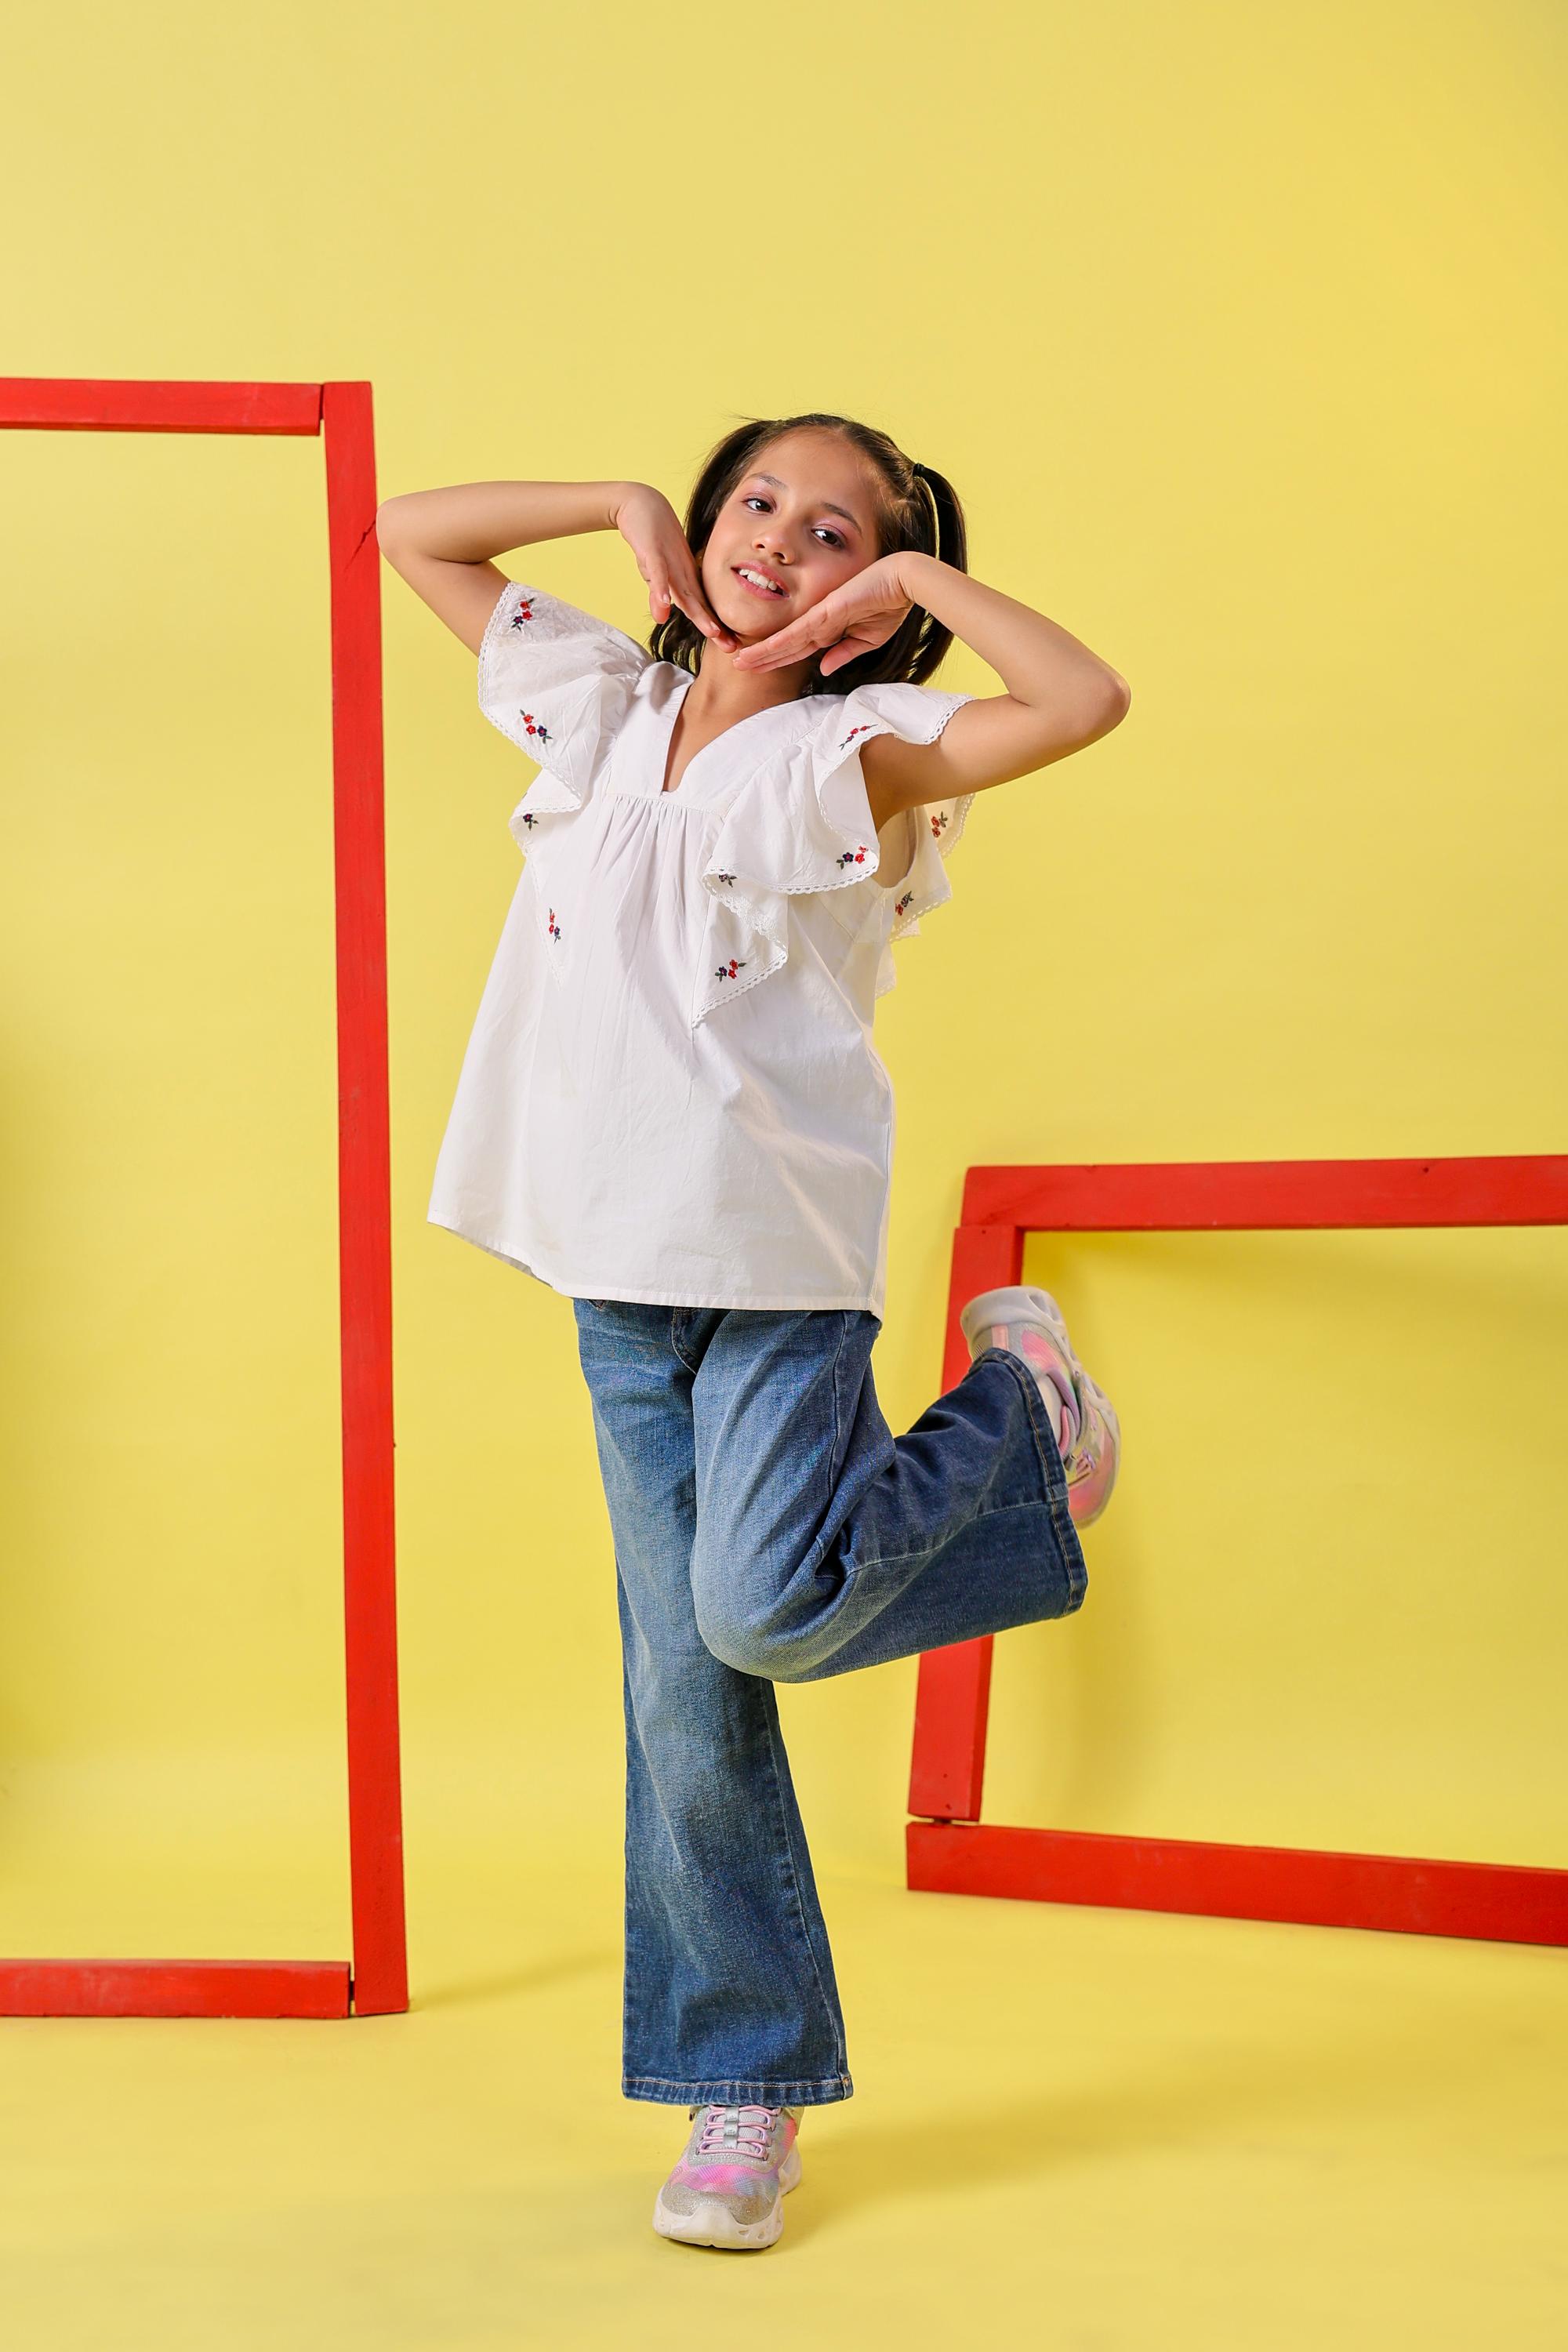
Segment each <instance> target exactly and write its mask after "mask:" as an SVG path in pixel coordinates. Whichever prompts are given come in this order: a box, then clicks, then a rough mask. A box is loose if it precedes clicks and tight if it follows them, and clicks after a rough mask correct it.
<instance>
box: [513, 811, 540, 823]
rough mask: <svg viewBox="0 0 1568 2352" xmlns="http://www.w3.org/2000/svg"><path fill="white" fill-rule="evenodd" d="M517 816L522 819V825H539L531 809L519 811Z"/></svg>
mask: <svg viewBox="0 0 1568 2352" xmlns="http://www.w3.org/2000/svg"><path fill="white" fill-rule="evenodd" d="M518 814H519V816H520V817H521V819H522V821H523V823H524V824H538V823H539V819H538V818H537V817H536V816H535V815H534V814H533V811H532V810H531V809H519V811H518Z"/></svg>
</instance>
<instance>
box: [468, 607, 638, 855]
mask: <svg viewBox="0 0 1568 2352" xmlns="http://www.w3.org/2000/svg"><path fill="white" fill-rule="evenodd" d="M652 659H653V656H652V655H651V654H650V653H649V652H648V651H647V648H646V647H645V646H639V645H638V644H637V640H636V639H635V638H633V637H628V636H627V635H625V633H624V632H623V631H622V630H620V629H616V628H612V626H611V625H610V624H609V623H608V622H607V621H601V620H598V619H596V618H595V615H594V614H592V613H584V612H581V611H580V610H579V609H578V607H577V606H576V605H575V604H567V603H566V602H565V601H564V600H563V598H562V597H559V596H552V595H549V594H548V593H546V592H545V590H543V589H542V588H530V587H528V586H526V585H525V584H524V583H522V582H521V581H518V580H512V581H509V582H508V583H507V585H506V587H505V588H504V589H503V590H502V592H501V594H500V597H499V598H498V600H497V602H496V606H495V610H494V611H493V612H492V613H491V614H490V617H489V621H488V622H487V623H486V625H485V633H484V635H483V637H482V639H481V640H480V644H479V709H481V710H482V711H483V713H484V715H485V717H486V718H487V719H489V722H490V724H491V726H492V727H499V728H500V731H501V733H502V734H503V735H504V736H505V737H506V738H507V740H508V741H509V742H511V743H515V744H516V745H517V748H518V750H519V751H526V752H527V754H528V756H529V758H530V759H531V760H533V761H537V762H538V765H539V773H538V775H537V776H536V777H535V778H534V780H533V782H532V783H531V785H530V786H529V788H528V791H527V792H526V793H524V794H523V797H522V799H521V802H520V803H518V806H517V807H516V809H515V810H514V811H513V812H512V814H511V816H510V819H509V820H508V823H509V827H510V832H511V834H512V836H513V838H514V839H515V840H516V842H517V845H518V846H519V848H520V849H524V850H526V849H527V848H528V847H529V845H530V841H531V835H532V833H533V829H534V826H535V824H536V823H537V822H538V820H539V819H540V818H541V817H546V816H552V815H569V814H571V813H572V812H573V811H574V810H576V809H578V808H581V806H582V804H583V803H584V800H585V799H586V798H587V796H588V794H589V793H590V792H591V791H592V790H593V786H594V782H595V778H596V777H597V776H598V774H599V773H600V772H601V770H602V769H603V766H604V763H605V757H606V754H607V753H608V751H609V748H610V745H611V743H612V742H613V741H614V740H615V737H616V732H617V730H619V728H620V726H621V724H622V722H623V720H624V719H625V718H626V713H627V711H628V710H629V709H630V708H631V704H632V699H633V697H634V695H635V693H636V691H637V680H638V678H639V677H641V675H642V673H643V671H644V670H645V669H646V668H647V666H648V664H649V662H650V661H651V660H652Z"/></svg>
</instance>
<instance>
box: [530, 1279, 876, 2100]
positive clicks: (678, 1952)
mask: <svg viewBox="0 0 1568 2352" xmlns="http://www.w3.org/2000/svg"><path fill="white" fill-rule="evenodd" d="M574 1310H575V1315H576V1320H577V1331H578V1348H579V1355H580V1360H581V1362H582V1366H583V1371H584V1378H585V1380H586V1381H587V1384H588V1390H589V1394H590V1397H591V1400H592V1403H593V1411H594V1424H595V1439H596V1443H597V1446H598V1454H599V1464H600V1469H601V1472H602V1475H603V1478H604V1486H605V1501H606V1504H607V1506H608V1508H609V1514H610V1522H611V1529H612V1533H613V1536H614V1538H615V1550H616V1590H617V1601H618V1607H619V1612H620V1622H621V1636H622V1652H623V1672H624V1692H625V1709H626V1980H625V1981H626V2005H625V2023H624V2043H623V2082H622V2088H623V2090H624V2091H625V2093H626V2095H627V2096H628V2097H630V2098H641V2099H653V2100H661V2101H667V2102H669V2103H670V2104H680V2105H706V2104H708V2103H710V2102H715V2101H719V2102H736V2101H749V2102H756V2103H759V2104H764V2105H771V2106H784V2105H792V2106H805V2105H814V2104H819V2103H821V2102H824V2101H827V2100H833V2099H843V2098H847V2097H848V2096H849V2095H850V2093H851V2091H852V2088H853V2085H852V2084H851V2082H850V2079H849V2073H848V2066H847V2058H846V2053H845V2042H844V2024H843V2018H842V2014H841V2011H840V2007H839V2000H838V1992H837V1984H836V1982H835V1979H834V1972H833V1960H832V1956H831V1954H830V1952H829V1949H828V1943H827V1934H826V1928H825V1927H824V1925H823V1920H822V1914H821V1910H820V1907H819V1905H818V1901H817V1894H816V1883H815V1880H814V1877H813V1874H812V1868H811V1861H810V1857H809V1855H808V1853H807V1852H806V1845H805V1833H804V1832H803V1830H802V1826H801V1820H800V1814H799V1811H798V1809H797V1806H796V1803H795V1790H794V1788H793V1785H792V1783H791V1779H790V1772H789V1765H788V1760H787V1759H786V1757H785V1754H784V1742H783V1739H782V1738H781V1737H780V1732H779V1720H778V1708H777V1703H776V1701H775V1698H774V1696H773V1687H772V1685H771V1682H770V1681H769V1680H767V1679H766V1678H765V1677H764V1676H763V1675H759V1674H755V1673H752V1672H750V1671H747V1670H746V1669H744V1668H737V1667H736V1666H734V1665H732V1664H729V1663H727V1662H726V1661H725V1660H724V1659H722V1658H721V1657H719V1656H717V1655H716V1654H714V1652H713V1650H712V1649H711V1648H710V1646H709V1644H708V1643H706V1642H705V1641H704V1639H703V1637H702V1632H701V1629H700V1626H699V1624H698V1622H697V1612H696V1608H695V1604H694V1598H693V1589H692V1563H693V1556H694V1551H695V1548H696V1544H697V1538H698V1517H699V1500H698V1497H699V1481H698V1472H697V1454H696V1432H695V1423H694V1415H693V1391H694V1386H695V1383H696V1381H697V1379H698V1377H699V1373H700V1367H701V1364H702V1361H703V1356H702V1351H701V1349H700V1346H693V1344H692V1339H693V1337H694V1335H695V1334H696V1332H697V1328H698V1327H699V1326H700V1336H703V1337H706V1336H707V1332H708V1327H709V1326H710V1324H711V1323H712V1321H713V1319H714V1318H712V1317H711V1316H707V1317H701V1318H696V1317H693V1316H692V1315H690V1314H689V1312H688V1311H687V1310H685V1309H682V1308H671V1307H659V1306H642V1305H636V1304H632V1303H628V1302H626V1301H616V1300H609V1301H605V1302H602V1303H598V1304H595V1302H594V1301H593V1300H591V1299H577V1300H574ZM744 1319H745V1318H742V1320H744ZM751 1319H752V1321H754V1322H766V1321H767V1320H769V1318H765V1317H755V1318H751Z"/></svg>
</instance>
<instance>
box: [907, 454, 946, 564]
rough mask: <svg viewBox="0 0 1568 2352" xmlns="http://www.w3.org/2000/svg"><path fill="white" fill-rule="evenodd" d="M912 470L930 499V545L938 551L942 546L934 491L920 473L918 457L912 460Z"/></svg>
mask: <svg viewBox="0 0 1568 2352" xmlns="http://www.w3.org/2000/svg"><path fill="white" fill-rule="evenodd" d="M912 471H913V474H914V478H915V479H916V481H917V482H918V483H919V484H920V486H921V489H922V490H924V492H925V494H926V496H927V498H928V499H930V500H931V545H932V546H933V547H934V548H935V549H937V550H938V551H939V552H940V551H941V548H942V517H941V515H940V514H939V513H938V512H937V506H936V492H935V491H934V490H933V489H932V488H931V484H930V483H929V482H928V481H927V479H926V478H925V476H924V475H923V474H922V473H921V467H920V460H919V458H918V457H917V458H916V460H915V461H914V465H913V467H912Z"/></svg>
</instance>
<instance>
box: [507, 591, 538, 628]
mask: <svg viewBox="0 0 1568 2352" xmlns="http://www.w3.org/2000/svg"><path fill="white" fill-rule="evenodd" d="M532 618H533V606H532V605H531V604H530V602H529V600H528V598H527V597H526V596H525V597H524V598H523V599H522V601H521V604H519V606H518V608H517V610H516V612H515V613H514V614H512V616H511V625H512V627H513V628H514V629H520V628H521V626H522V624H523V623H524V621H531V620H532Z"/></svg>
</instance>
